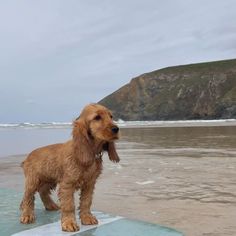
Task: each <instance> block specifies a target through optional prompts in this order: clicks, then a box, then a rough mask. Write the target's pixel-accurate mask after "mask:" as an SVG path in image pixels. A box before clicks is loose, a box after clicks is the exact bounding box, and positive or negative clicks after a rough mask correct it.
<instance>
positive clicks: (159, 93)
mask: <svg viewBox="0 0 236 236" xmlns="http://www.w3.org/2000/svg"><path fill="white" fill-rule="evenodd" d="M99 103H100V104H102V105H105V106H107V107H108V108H110V109H111V110H112V111H113V113H114V116H115V118H116V119H118V118H120V119H123V120H180V119H181V120H182V119H221V118H222V119H223V118H236V59H233V60H225V61H217V62H207V63H200V64H191V65H184V66H175V67H168V68H164V69H161V70H156V71H153V72H150V73H145V74H143V75H140V76H138V77H136V78H134V79H132V80H131V81H130V83H129V84H126V85H125V86H123V87H122V88H120V89H118V90H117V91H115V92H114V93H112V94H111V95H109V96H107V97H105V98H104V99H102V100H101V101H100V102H99Z"/></svg>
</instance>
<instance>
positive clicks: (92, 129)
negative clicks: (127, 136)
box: [73, 104, 119, 162]
mask: <svg viewBox="0 0 236 236" xmlns="http://www.w3.org/2000/svg"><path fill="white" fill-rule="evenodd" d="M118 138H119V128H118V126H117V125H115V123H114V122H113V120H112V114H111V112H110V111H109V110H108V109H107V108H106V107H104V106H102V105H99V104H90V105H87V106H86V107H85V108H84V109H83V110H82V112H81V114H80V116H79V117H78V118H77V119H76V120H75V121H74V128H73V139H74V142H76V144H77V146H78V149H79V150H80V159H81V160H82V162H83V161H84V162H86V161H88V160H89V159H90V160H91V159H92V158H93V156H94V153H93V152H92V150H93V147H91V144H92V143H95V142H102V143H104V150H105V151H107V152H108V155H109V158H110V160H112V161H114V162H118V161H119V157H118V155H117V153H116V150H115V144H114V140H116V139H118ZM81 152H82V153H81Z"/></svg>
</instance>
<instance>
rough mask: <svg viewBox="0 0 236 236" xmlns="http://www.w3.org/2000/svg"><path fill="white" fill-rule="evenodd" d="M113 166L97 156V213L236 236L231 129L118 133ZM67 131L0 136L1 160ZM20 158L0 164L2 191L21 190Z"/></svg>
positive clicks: (234, 135) (235, 153)
mask: <svg viewBox="0 0 236 236" xmlns="http://www.w3.org/2000/svg"><path fill="white" fill-rule="evenodd" d="M121 132H122V135H121V139H120V141H119V142H118V144H117V147H118V153H119V155H120V157H121V162H120V163H119V164H113V163H111V162H109V161H108V158H107V156H106V155H105V156H104V157H103V160H104V171H103V174H102V176H101V177H100V179H99V180H98V183H97V186H96V190H95V198H94V207H95V209H96V210H100V211H105V212H111V213H113V214H117V215H122V216H126V217H131V218H135V219H141V220H146V221H149V222H153V223H160V224H163V225H166V226H169V227H172V228H176V229H178V230H180V231H182V232H184V233H186V235H194V236H198V235H208V236H209V235H214V236H218V235H236V225H235V219H236V185H235V183H236V126H226V127H225V126H220V127H156V128H154V127H148V128H124V129H122V130H121ZM70 133H71V131H70V129H9V130H8V129H4V130H0V139H1V142H0V156H6V155H13V154H19V153H26V152H30V151H31V150H32V149H33V148H36V147H38V146H42V145H46V144H49V143H55V142H62V141H64V140H67V139H69V138H70ZM24 158H25V157H24V156H21V157H11V158H10V157H9V158H0V163H1V165H0V174H1V175H0V187H13V188H17V189H22V185H23V176H22V171H21V169H20V168H19V162H20V161H21V160H22V159H24Z"/></svg>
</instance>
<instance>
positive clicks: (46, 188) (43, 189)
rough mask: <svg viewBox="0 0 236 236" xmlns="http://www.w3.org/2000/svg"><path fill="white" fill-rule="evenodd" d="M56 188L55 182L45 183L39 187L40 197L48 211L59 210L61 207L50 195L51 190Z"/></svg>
mask: <svg viewBox="0 0 236 236" xmlns="http://www.w3.org/2000/svg"><path fill="white" fill-rule="evenodd" d="M55 188H56V184H54V183H52V184H51V183H44V184H41V186H40V188H39V195H40V198H41V200H42V202H43V204H44V206H45V209H46V210H48V211H57V210H59V209H60V207H59V206H58V205H57V204H56V203H55V202H54V201H53V200H52V198H51V197H50V194H51V190H52V189H55Z"/></svg>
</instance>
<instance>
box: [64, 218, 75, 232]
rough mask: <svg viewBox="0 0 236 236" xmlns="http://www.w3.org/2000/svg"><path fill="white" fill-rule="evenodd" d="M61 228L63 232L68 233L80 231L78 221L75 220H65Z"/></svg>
mask: <svg viewBox="0 0 236 236" xmlns="http://www.w3.org/2000/svg"><path fill="white" fill-rule="evenodd" d="M61 227H62V230H63V231H67V232H75V231H79V226H78V225H77V223H76V221H75V220H73V219H68V220H65V221H63V222H62V223H61Z"/></svg>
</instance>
